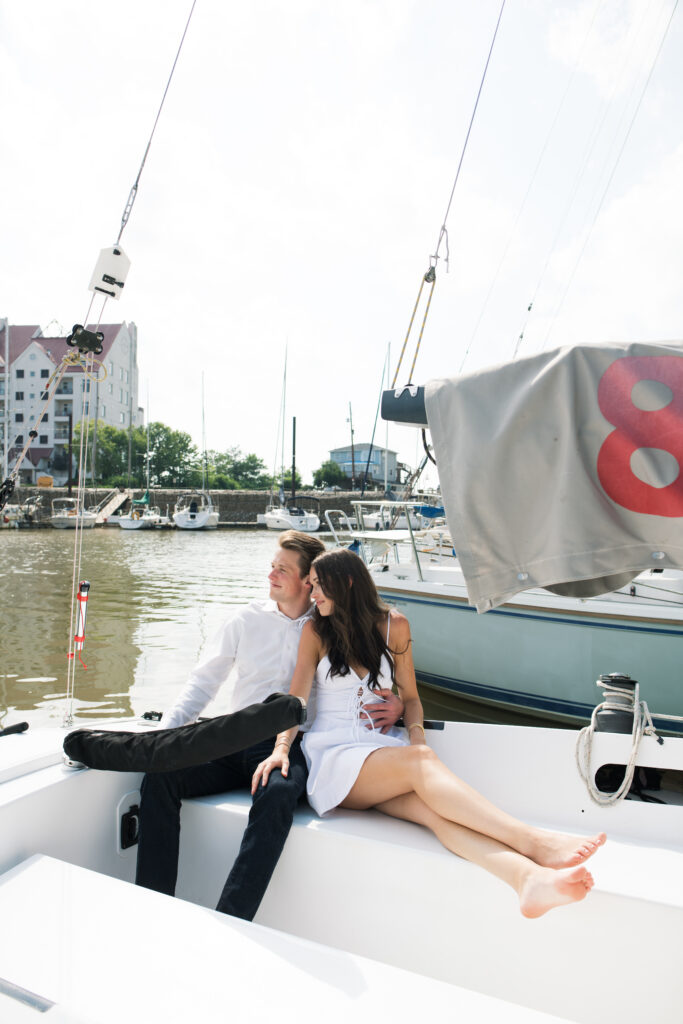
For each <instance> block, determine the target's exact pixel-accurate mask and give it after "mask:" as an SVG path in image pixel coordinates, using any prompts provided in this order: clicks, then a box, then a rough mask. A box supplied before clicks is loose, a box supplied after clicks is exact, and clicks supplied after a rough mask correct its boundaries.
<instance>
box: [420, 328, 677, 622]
mask: <svg viewBox="0 0 683 1024" xmlns="http://www.w3.org/2000/svg"><path fill="white" fill-rule="evenodd" d="M425 404H426V410H427V419H428V421H429V429H430V431H431V435H432V440H433V443H434V451H435V454H436V460H437V465H438V468H439V479H440V482H441V490H442V496H443V501H444V506H445V509H446V519H447V522H448V525H449V529H450V531H451V536H452V538H453V545H454V548H455V550H456V552H457V554H458V557H459V560H460V564H461V566H462V570H463V573H464V576H465V581H466V583H467V591H468V595H469V598H470V601H471V603H472V604H474V605H475V607H476V608H477V611H480V612H482V611H487V610H488V609H490V608H494V607H496V606H497V605H499V604H502V603H503V602H504V601H505V600H507V599H508V598H510V597H512V596H513V595H514V594H516V593H518V592H519V591H521V590H527V589H528V588H530V587H546V588H548V589H552V590H554V591H556V592H557V593H561V594H566V595H572V596H578V597H589V596H594V595H596V594H600V593H606V592H607V591H610V590H615V589H618V588H619V587H622V586H625V585H626V584H627V583H628V582H629V581H630V580H631V579H633V578H634V577H635V576H636V575H637V574H638V573H639V572H642V571H643V570H645V569H648V568H667V567H672V566H673V567H677V568H683V346H681V345H673V344H666V345H662V344H637V343H634V344H628V345H601V346H597V345H577V346H572V347H567V348H560V349H556V350H554V351H551V352H543V353H541V354H539V355H535V356H530V357H529V358H526V359H520V360H518V361H516V362H513V363H508V364H505V365H502V366H498V367H493V368H490V369H486V370H483V371H481V372H478V373H474V374H471V375H468V376H466V377H459V378H453V379H446V380H434V381H431V382H430V383H429V384H428V385H427V386H426V388H425Z"/></svg>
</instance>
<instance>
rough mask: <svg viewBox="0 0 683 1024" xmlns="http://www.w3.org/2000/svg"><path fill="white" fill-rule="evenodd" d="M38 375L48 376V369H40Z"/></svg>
mask: <svg viewBox="0 0 683 1024" xmlns="http://www.w3.org/2000/svg"><path fill="white" fill-rule="evenodd" d="M40 376H41V377H49V376H50V371H49V370H41V371H40Z"/></svg>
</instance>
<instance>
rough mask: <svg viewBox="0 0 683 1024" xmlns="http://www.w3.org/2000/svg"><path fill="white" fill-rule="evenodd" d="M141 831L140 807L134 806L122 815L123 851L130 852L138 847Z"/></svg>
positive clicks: (121, 838)
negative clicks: (129, 850)
mask: <svg viewBox="0 0 683 1024" xmlns="http://www.w3.org/2000/svg"><path fill="white" fill-rule="evenodd" d="M139 830H140V805H139V804H132V805H131V806H130V807H129V808H128V810H127V811H126V813H125V814H122V815H121V828H120V842H121V849H122V850H128V849H130V847H131V846H136V845H137V841H138V833H139Z"/></svg>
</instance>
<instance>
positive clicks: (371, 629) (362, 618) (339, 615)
mask: <svg viewBox="0 0 683 1024" xmlns="http://www.w3.org/2000/svg"><path fill="white" fill-rule="evenodd" d="M311 571H314V572H315V573H316V575H317V577H318V581H319V583H320V587H321V588H322V591H323V593H324V595H325V597H327V598H329V599H330V601H334V611H333V612H332V614H331V615H321V614H320V613H319V611H318V609H317V608H316V610H315V612H314V613H313V628H314V629H315V631H316V633H317V634H318V636H319V637H320V639H321V640H322V643H323V647H324V648H325V651H326V653H327V656H328V658H329V659H330V666H331V672H332V675H336V676H346V675H348V674H349V665H350V664H351V663H352V662H353V664H356V665H363V666H364V667H365V668H367V669H368V671H369V673H370V682H369V685H370V688H371V689H373V690H374V689H378V688H379V686H380V684H379V682H378V676H379V674H380V668H381V662H382V655H383V654H386V656H387V659H388V661H389V665H390V666H391V681H392V683H394V682H395V679H394V659H393V657H392V653H391V651H390V649H389V648H388V647H387V642H386V630H380V625H381V622H382V619H384V618H385V616H386V615H388V613H389V608H388V606H387V605H385V604H384V602H383V601H382V600H381V599H380V597H379V594H378V593H377V589H376V587H375V584H374V583H373V581H372V577H371V576H370V573H369V572H368V570H367V568H366V566H365V563H364V562H363V560H362V559H361V558H359V557H358V555H355V554H354V553H353V552H352V551H347V550H346V549H338V550H335V551H326V552H325V554H324V555H319V556H318V558H316V559H315V560H314V562H313V565H312V567H311ZM383 632H384V634H385V635H384V636H383V635H382V633H383Z"/></svg>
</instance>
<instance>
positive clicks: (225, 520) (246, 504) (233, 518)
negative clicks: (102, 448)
mask: <svg viewBox="0 0 683 1024" xmlns="http://www.w3.org/2000/svg"><path fill="white" fill-rule="evenodd" d="M37 492H40V493H41V494H44V495H45V496H46V497H47V498H48V499H52V498H66V497H67V496H68V494H67V489H66V487H41V488H38V487H30V486H25V485H24V486H21V487H17V489H16V491H15V492H14V494H13V495H12V498H11V504H13V505H19V504H21V502H22V501H25V500H26V498H28V497H29V495H31V494H36V493H37ZM75 493H76V492H75V489H72V495H75ZM110 493H111V491H110V490H108V489H106V488H92V487H88V488H86V491H85V507H86V508H89V507H91V506H94V505H98V504H99V503H100V502H101V501H104V499H105V498H106V497H107V495H109V494H110ZM181 493H183V492H182V491H178V490H153V491H152V495H151V497H152V504H153V505H158V506H159V508H160V509H161V511H162V512H166V510H167V509H168V511H169V513H172V512H173V508H174V506H175V503H176V501H177V500H178V495H179V494H181ZM143 494H144V491H143V490H138V489H136V490H134V491H133V495H134V497H135V498H140V497H142V495H143ZM209 494H210V495H211V500H212V502H213V503H214V505H215V506H216V507H217V508H218V519H219V523H220V524H221V525H228V524H229V525H243V526H256V525H257V524H256V516H257V515H258V514H259V513H261V512H265V510H266V507H267V506H268V504H269V502H270V492H269V491H209ZM297 497H312V498H315V499H316V500H317V501H319V503H320V511H319V515H320V519H321V522H322V525H323V528H326V525H327V524H326V523H325V520H324V512H325V511H326V510H327V509H341V510H342V511H344V512H346V513H347V514H348V515H351V513H352V512H353V509H352V508H351V502H352V501H353V500H356V501H357V500H358V499H359V497H360V494H359V492H357V491H356V492H354V493H352V492H347V491H337V492H335V493H333V494H328V493H324V492H322V493H321V492H320V491H301V493H300V494H299V495H297ZM365 497H366V498H367V499H368V500H380V499H381V497H382V494H381V492H377V494H370V493H369V492H366V494H365ZM306 504H307V505H308V503H306ZM124 508H125V506H124Z"/></svg>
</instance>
